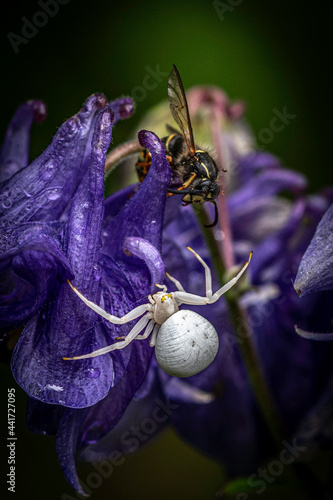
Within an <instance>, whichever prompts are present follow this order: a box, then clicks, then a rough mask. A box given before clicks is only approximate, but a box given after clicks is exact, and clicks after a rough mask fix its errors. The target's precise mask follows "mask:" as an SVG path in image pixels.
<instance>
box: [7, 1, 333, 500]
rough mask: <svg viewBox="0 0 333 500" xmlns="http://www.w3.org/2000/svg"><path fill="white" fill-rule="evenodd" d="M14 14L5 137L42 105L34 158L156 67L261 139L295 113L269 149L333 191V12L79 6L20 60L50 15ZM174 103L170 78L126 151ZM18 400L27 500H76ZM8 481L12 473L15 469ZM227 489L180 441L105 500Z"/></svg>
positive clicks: (297, 5)
mask: <svg viewBox="0 0 333 500" xmlns="http://www.w3.org/2000/svg"><path fill="white" fill-rule="evenodd" d="M225 4H227V2H225ZM229 5H230V4H229ZM8 9H10V10H8ZM8 9H7V11H6V12H3V13H2V18H3V21H4V26H3V28H2V32H1V49H2V52H1V62H2V76H1V86H2V93H1V95H2V104H1V106H2V109H1V117H0V120H1V123H0V134H1V136H3V134H4V131H5V128H6V124H7V122H8V121H9V119H10V117H11V115H12V114H13V112H14V111H15V109H16V107H17V105H18V104H20V103H22V102H23V101H25V100H27V99H30V98H39V99H42V100H43V101H44V102H45V103H46V105H47V108H48V117H47V120H46V121H45V122H44V123H43V124H42V125H38V126H35V127H34V130H33V141H32V158H33V157H35V156H36V155H38V154H39V153H40V152H41V151H42V150H43V149H44V148H45V147H46V146H47V145H48V143H49V142H50V140H51V139H52V137H53V135H54V133H55V131H56V129H57V127H58V126H59V125H60V124H61V123H62V122H63V121H64V120H65V119H66V118H68V117H70V116H71V115H72V114H74V113H76V112H77V111H78V109H79V108H80V107H81V105H82V103H83V102H84V100H85V99H86V98H87V97H88V96H89V95H90V94H92V93H94V92H97V91H98V92H104V93H105V94H106V95H107V97H108V98H110V99H114V98H116V97H118V96H120V95H124V94H125V95H126V94H131V93H132V91H133V89H134V88H135V87H137V86H138V85H142V83H143V80H144V77H145V75H146V74H147V70H146V69H145V68H146V67H147V66H149V67H151V68H153V69H154V68H155V67H156V66H157V65H159V67H160V69H161V71H163V72H169V71H170V69H171V66H172V64H173V63H175V64H176V65H177V66H178V68H179V70H180V72H181V75H182V78H183V81H184V85H185V88H188V87H190V86H192V85H196V84H201V83H203V84H213V85H219V86H221V87H223V88H224V89H225V90H226V92H227V93H228V94H229V95H230V97H231V98H233V99H237V98H240V99H243V100H245V101H246V103H247V105H248V111H247V118H248V121H249V123H250V124H251V126H252V128H253V130H254V133H255V135H257V134H258V132H259V131H260V130H261V129H262V128H264V127H268V126H269V122H270V119H271V118H272V116H273V111H272V110H273V109H275V108H277V109H278V110H282V109H283V107H284V106H286V109H287V110H288V112H289V113H292V114H296V115H297V117H296V118H295V119H294V120H293V121H292V122H291V123H290V125H288V127H286V128H285V130H284V131H282V132H281V133H278V134H275V136H274V140H273V141H272V142H271V143H270V144H269V145H268V147H267V149H268V150H269V151H271V152H273V153H275V154H277V155H278V156H280V157H281V159H282V160H283V162H284V164H285V165H286V166H287V167H289V168H292V169H295V170H299V171H301V172H304V173H305V174H306V175H308V177H309V179H310V186H309V190H310V192H314V191H316V190H318V189H321V188H323V187H325V186H327V185H329V184H332V180H333V179H332V168H331V143H332V139H331V113H330V109H329V100H330V99H331V85H330V83H329V82H328V74H327V71H326V68H327V67H328V64H329V60H328V59H329V56H328V54H329V50H330V49H329V47H330V45H329V39H330V30H331V28H330V27H329V20H330V15H329V13H328V12H327V11H325V7H324V6H323V3H320V4H313V5H311V4H305V3H303V2H296V1H289V2H281V1H273V2H267V1H264V0H261V1H250V0H243V2H239V5H238V6H237V7H235V8H234V10H233V11H230V12H226V13H225V18H224V20H223V21H222V20H221V19H220V18H219V16H218V14H217V12H216V10H215V9H214V5H213V2H210V1H199V0H198V1H195V0H191V1H190V0H183V1H181V0H177V1H176V0H169V1H168V2H157V1H156V2H153V1H139V0H138V1H136V2H134V1H122V2H119V3H112V2H106V1H98V0H95V1H91V2H80V1H79V0H70V1H69V2H68V4H67V5H62V6H60V8H59V13H58V14H57V15H56V16H55V17H54V18H49V21H48V23H47V25H46V26H44V27H42V28H39V30H38V33H37V34H36V35H35V36H34V37H33V38H32V39H31V40H30V41H29V43H28V44H26V45H23V44H22V45H20V47H19V53H18V54H15V52H14V50H13V48H12V46H11V45H10V42H9V40H8V38H7V34H8V33H9V32H13V33H16V34H21V30H22V25H23V22H22V20H21V18H22V16H26V17H27V18H28V19H29V20H32V18H33V16H34V14H35V13H36V12H37V11H39V10H41V8H40V6H39V5H38V3H37V1H35V2H31V1H29V2H24V3H18V2H12V5H11V6H9V7H8ZM165 98H166V79H164V80H163V81H162V82H161V83H160V84H159V85H158V86H157V87H156V89H154V90H150V91H148V92H147V96H146V98H145V99H143V100H141V101H140V102H139V103H138V105H137V110H136V114H135V115H134V117H133V118H131V119H130V120H128V121H125V122H123V123H120V124H119V125H118V126H117V128H116V129H115V132H114V143H115V144H118V143H119V142H121V141H123V140H126V139H127V138H128V137H129V135H130V134H131V132H132V130H133V129H135V127H136V125H137V124H138V122H139V121H140V118H141V117H142V116H143V115H144V113H145V111H146V110H147V109H149V108H150V107H151V106H153V105H154V104H157V103H158V102H159V101H160V100H162V99H165ZM1 376H2V381H3V383H2V385H1V394H0V397H1V402H0V404H1V417H2V419H4V423H3V424H2V428H1V432H4V433H5V432H6V427H5V422H6V413H5V407H6V398H7V387H11V386H13V385H14V386H15V384H14V382H13V381H12V379H11V376H10V373H9V369H8V367H6V366H1ZM17 391H18V392H19V395H18V399H19V403H18V406H17V411H18V414H17V435H18V442H17V459H18V467H17V493H16V496H15V498H16V499H17V500H23V499H25V498H28V496H29V497H31V498H49V499H51V500H53V499H60V498H61V494H62V493H64V492H67V493H69V494H72V495H74V493H73V492H72V490H71V488H70V486H69V485H68V484H67V483H66V481H65V479H64V477H63V475H62V472H61V470H60V467H59V465H58V464H57V460H56V457H55V451H54V447H53V439H52V438H46V437H43V436H35V435H33V434H31V433H29V432H28V431H27V430H26V429H25V424H24V411H25V410H24V395H23V393H22V392H20V391H19V389H18V388H17ZM1 449H2V450H4V445H3V443H2V444H1ZM240 453H241V450H240ZM1 470H2V474H3V473H4V471H5V470H6V468H2V469H1ZM87 471H88V470H86V469H84V472H83V477H84V475H85V474H87ZM1 481H3V478H1ZM221 481H222V475H220V471H219V467H218V466H217V465H216V464H214V463H213V462H211V461H210V460H208V459H206V458H204V457H201V456H200V455H199V454H198V453H197V452H196V451H194V450H192V449H191V448H190V447H188V446H187V445H185V444H183V443H182V442H181V441H180V440H179V439H178V438H177V437H176V436H175V435H174V434H172V433H171V432H168V433H167V434H166V435H165V436H164V437H162V438H159V439H158V440H157V441H156V442H155V444H152V445H151V446H150V447H148V448H147V449H146V451H142V452H140V453H139V454H137V455H136V456H134V457H130V458H128V459H126V462H125V464H124V465H122V466H121V467H119V469H117V470H116V471H115V473H114V474H113V475H112V477H111V478H109V479H108V480H105V481H104V482H103V485H102V486H101V487H100V488H99V489H98V490H97V491H96V492H95V493H94V495H93V498H94V499H96V500H98V499H104V498H105V499H107V498H112V499H116V500H123V499H124V500H132V499H139V498H147V499H151V498H155V497H158V498H161V499H169V498H175V499H176V500H177V499H185V500H187V499H191V500H195V499H198V500H201V499H209V498H213V495H214V491H215V490H216V488H217V487H218V486H219V484H220V483H221ZM293 498H295V497H293Z"/></svg>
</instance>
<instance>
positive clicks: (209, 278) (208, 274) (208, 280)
mask: <svg viewBox="0 0 333 500" xmlns="http://www.w3.org/2000/svg"><path fill="white" fill-rule="evenodd" d="M186 248H187V249H188V250H189V251H190V252H192V253H193V254H194V256H195V257H196V258H197V259H198V261H199V262H200V264H202V265H203V267H204V269H205V280H206V297H211V296H212V295H213V290H212V273H211V270H210V269H209V267H208V265H207V264H206V262H205V261H204V260H203V259H202V258H201V257H200V255H199V254H197V252H195V251H194V250H192V248H191V247H186Z"/></svg>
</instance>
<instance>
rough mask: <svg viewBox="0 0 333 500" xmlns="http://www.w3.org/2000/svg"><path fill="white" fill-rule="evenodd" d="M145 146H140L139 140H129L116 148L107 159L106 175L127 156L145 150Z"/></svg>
mask: <svg viewBox="0 0 333 500" xmlns="http://www.w3.org/2000/svg"><path fill="white" fill-rule="evenodd" d="M143 149H144V148H143V147H142V146H140V144H139V143H138V141H129V142H125V143H124V144H120V146H118V147H117V148H114V149H113V150H112V151H111V152H110V153H109V154H108V155H107V156H106V159H105V167H104V171H105V175H107V174H109V173H110V172H112V170H113V169H114V168H115V167H116V166H117V165H118V164H119V163H120V162H121V161H123V160H124V159H125V158H126V157H127V156H130V155H132V154H135V153H139V152H141V151H143Z"/></svg>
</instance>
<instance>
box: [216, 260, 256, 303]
mask: <svg viewBox="0 0 333 500" xmlns="http://www.w3.org/2000/svg"><path fill="white" fill-rule="evenodd" d="M252 254H253V252H250V255H249V258H248V260H247V261H246V262H245V264H244V266H243V267H242V269H241V270H240V271H239V273H238V274H237V275H236V276H235V277H234V278H232V279H231V280H230V281H228V283H226V284H225V285H224V286H222V288H220V289H219V290H218V291H217V292H215V293H214V295H212V296H211V297H210V298H209V302H208V304H213V303H214V302H216V301H217V300H218V299H219V298H220V297H221V295H223V294H224V293H226V292H227V291H228V290H230V288H231V287H232V286H234V284H235V283H237V281H238V280H239V278H240V277H241V276H242V274H243V273H244V272H245V271H246V269H247V268H248V265H249V264H250V261H251V258H252Z"/></svg>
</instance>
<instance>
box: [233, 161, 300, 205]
mask: <svg viewBox="0 0 333 500" xmlns="http://www.w3.org/2000/svg"><path fill="white" fill-rule="evenodd" d="M305 188H306V179H305V177H304V176H303V175H301V174H298V173H296V172H293V171H291V170H282V169H281V170H278V169H272V170H267V171H264V172H263V173H261V174H260V175H257V176H255V177H253V178H252V179H251V180H250V181H248V182H247V183H246V185H245V186H244V187H242V188H240V189H238V190H237V191H236V192H235V193H233V194H232V195H231V196H230V198H229V200H228V204H229V210H230V212H232V211H233V210H234V209H237V207H238V206H240V205H243V204H245V203H248V202H250V201H251V200H253V199H254V198H258V197H261V196H274V195H276V194H278V193H280V192H281V191H283V190H285V189H286V190H288V191H292V192H293V193H295V194H300V193H302V192H303V191H304V189H305Z"/></svg>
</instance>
